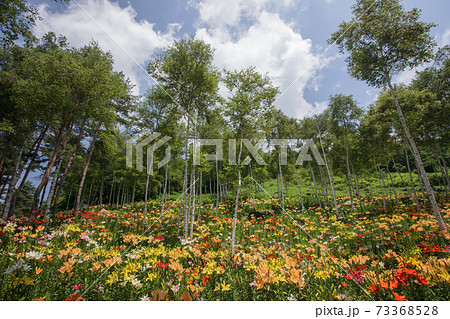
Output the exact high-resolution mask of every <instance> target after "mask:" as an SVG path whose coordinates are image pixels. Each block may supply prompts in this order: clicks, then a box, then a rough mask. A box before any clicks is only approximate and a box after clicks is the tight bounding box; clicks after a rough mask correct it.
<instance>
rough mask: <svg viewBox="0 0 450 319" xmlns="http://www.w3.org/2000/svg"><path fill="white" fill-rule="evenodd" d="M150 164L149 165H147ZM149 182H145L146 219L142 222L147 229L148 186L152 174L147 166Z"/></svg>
mask: <svg viewBox="0 0 450 319" xmlns="http://www.w3.org/2000/svg"><path fill="white" fill-rule="evenodd" d="M147 164H148V163H147ZM146 173H147V180H146V182H145V195H144V219H143V221H142V224H143V225H144V227H145V223H146V219H147V202H148V184H149V183H150V174H149V171H148V166H147V171H146Z"/></svg>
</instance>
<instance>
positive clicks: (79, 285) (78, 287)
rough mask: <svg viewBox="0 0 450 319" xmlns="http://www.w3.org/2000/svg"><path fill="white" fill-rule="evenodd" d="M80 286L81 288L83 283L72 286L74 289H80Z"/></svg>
mask: <svg viewBox="0 0 450 319" xmlns="http://www.w3.org/2000/svg"><path fill="white" fill-rule="evenodd" d="M80 288H81V284H78V285H75V286H72V290H78V289H80Z"/></svg>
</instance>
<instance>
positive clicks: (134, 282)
mask: <svg viewBox="0 0 450 319" xmlns="http://www.w3.org/2000/svg"><path fill="white" fill-rule="evenodd" d="M131 284H132V285H133V287H134V288H141V287H142V284H141V282H140V281H139V279H132V280H131Z"/></svg>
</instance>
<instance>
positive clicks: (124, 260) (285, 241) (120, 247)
mask: <svg viewBox="0 0 450 319" xmlns="http://www.w3.org/2000/svg"><path fill="white" fill-rule="evenodd" d="M346 200H347V198H340V199H339V202H340V207H341V211H342V212H343V214H342V217H338V218H337V217H336V215H335V213H334V211H332V209H331V208H327V207H325V208H323V209H321V208H318V207H315V206H314V205H313V204H311V205H309V208H307V209H305V210H304V211H302V210H301V208H299V207H298V205H299V204H298V202H297V199H294V198H290V199H289V198H288V199H287V201H286V213H285V214H283V212H279V213H277V214H276V215H275V216H273V217H270V218H267V219H250V220H249V219H248V218H247V215H246V214H245V213H246V212H248V211H249V210H250V209H251V208H252V205H253V203H251V202H248V201H247V202H243V203H241V205H240V211H241V214H240V218H239V220H238V225H237V238H236V243H237V247H236V250H235V252H234V254H232V252H231V248H230V241H231V240H230V237H231V223H232V214H231V212H230V211H231V210H232V208H231V207H232V205H233V203H232V202H229V203H222V204H220V205H219V209H218V214H217V216H215V205H214V204H205V205H203V207H202V210H201V212H200V215H199V216H198V221H197V222H196V223H195V226H194V232H193V236H192V237H193V238H192V239H190V238H187V239H183V238H179V237H177V220H178V212H179V205H180V203H179V202H175V201H171V202H169V206H170V205H171V206H170V208H169V209H168V210H167V212H166V213H164V214H163V215H161V208H160V206H158V203H157V202H150V207H151V211H150V214H149V216H148V217H149V218H148V224H147V227H148V228H144V227H143V226H142V219H143V214H142V212H141V211H142V210H143V204H142V203H138V204H134V205H128V206H124V207H122V208H120V209H119V210H107V209H104V208H103V209H100V208H99V207H91V208H90V209H89V211H85V212H80V213H72V212H66V213H63V212H61V213H59V214H58V215H57V216H54V217H53V219H52V220H51V221H49V222H48V223H47V221H45V220H43V219H41V218H39V217H38V218H35V219H32V220H29V219H28V218H26V217H21V218H18V217H16V218H11V219H9V220H7V221H5V222H3V223H2V224H1V225H0V240H1V242H0V252H1V255H0V277H1V280H0V299H2V300H449V299H450V236H449V234H448V233H444V232H440V231H439V228H438V226H437V224H436V222H435V218H434V215H433V213H432V210H431V209H430V208H428V209H427V208H426V209H423V210H422V211H421V212H418V211H417V208H416V207H415V206H412V205H411V204H409V203H408V202H407V199H406V197H405V198H404V202H402V204H401V205H400V206H399V207H397V206H394V204H395V203H394V202H393V201H392V202H391V203H390V206H388V207H389V208H388V210H387V211H383V209H382V207H383V206H382V204H381V203H380V201H381V200H380V199H377V198H375V199H374V200H370V199H369V200H366V201H365V202H362V203H360V204H359V205H358V208H357V210H356V211H355V213H353V214H352V213H351V211H350V209H347V211H346V210H345V207H346V206H345V204H344V203H345V201H346ZM272 204H275V202H274V200H260V201H258V202H257V205H258V207H270V206H271V205H272ZM440 208H441V214H442V215H443V218H444V220H445V222H446V223H447V225H448V223H449V221H450V203H448V202H445V201H443V200H442V199H441V205H440ZM292 217H295V219H293V218H292ZM181 227H182V225H181Z"/></svg>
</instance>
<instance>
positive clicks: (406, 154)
mask: <svg viewBox="0 0 450 319" xmlns="http://www.w3.org/2000/svg"><path fill="white" fill-rule="evenodd" d="M405 156H406V165H407V166H408V173H409V180H410V182H411V187H412V190H413V193H414V199H415V201H416V205H417V210H418V211H419V212H422V208H421V207H420V203H419V197H418V196H417V192H416V187H415V185H414V180H413V177H412V173H411V167H410V165H409V157H408V150H407V148H406V147H405Z"/></svg>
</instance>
